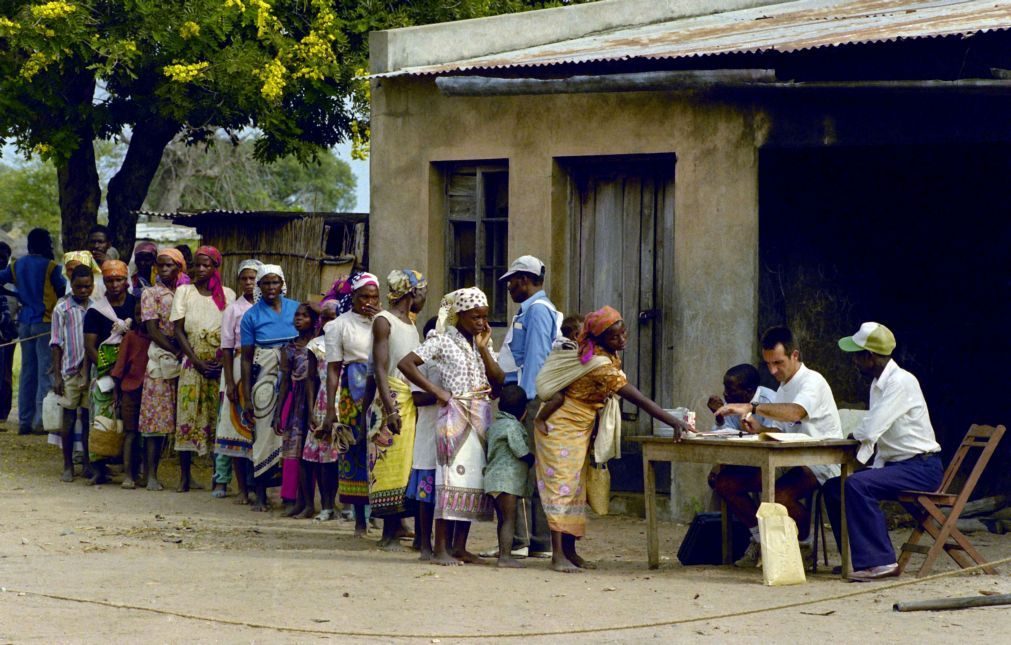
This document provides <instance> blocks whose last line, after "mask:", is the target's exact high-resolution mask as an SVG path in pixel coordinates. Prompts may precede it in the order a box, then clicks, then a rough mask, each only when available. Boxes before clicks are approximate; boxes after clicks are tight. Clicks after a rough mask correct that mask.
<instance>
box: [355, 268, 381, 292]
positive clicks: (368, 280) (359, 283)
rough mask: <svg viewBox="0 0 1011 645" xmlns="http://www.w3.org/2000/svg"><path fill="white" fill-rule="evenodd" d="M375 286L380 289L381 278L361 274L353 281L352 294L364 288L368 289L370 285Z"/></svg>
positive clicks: (369, 274)
mask: <svg viewBox="0 0 1011 645" xmlns="http://www.w3.org/2000/svg"><path fill="white" fill-rule="evenodd" d="M370 284H371V285H374V286H375V287H376V288H377V289H378V288H379V278H377V277H376V276H374V275H372V274H371V273H365V272H364V271H363V272H362V273H359V274H358V275H357V276H355V279H354V280H352V281H351V292H352V293H354V292H355V291H358V290H359V289H361V288H362V287H367V286H368V285H370Z"/></svg>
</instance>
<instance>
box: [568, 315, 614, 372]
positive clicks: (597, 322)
mask: <svg viewBox="0 0 1011 645" xmlns="http://www.w3.org/2000/svg"><path fill="white" fill-rule="evenodd" d="M621 320H622V318H621V314H619V313H618V310H617V309H615V308H613V307H610V306H608V305H604V306H603V307H601V308H600V309H598V310H596V311H594V312H593V313H591V314H587V315H586V318H584V319H583V328H582V329H581V330H579V338H577V340H578V341H579V360H580V362H582V363H584V364H585V363H588V362H590V359H591V358H593V352H594V350H596V349H597V342H596V339H597V338H599V337H600V335H601V334H603V333H604V332H605V331H607V330H608V328H610V327H611V325H613V324H615V323H617V322H621Z"/></svg>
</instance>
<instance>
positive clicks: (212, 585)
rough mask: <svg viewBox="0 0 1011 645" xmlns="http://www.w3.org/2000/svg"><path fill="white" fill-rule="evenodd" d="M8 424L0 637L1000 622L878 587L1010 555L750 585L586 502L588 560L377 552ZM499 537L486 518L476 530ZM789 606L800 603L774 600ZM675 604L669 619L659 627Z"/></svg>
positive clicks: (175, 637)
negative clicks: (91, 480) (124, 476)
mask: <svg viewBox="0 0 1011 645" xmlns="http://www.w3.org/2000/svg"><path fill="white" fill-rule="evenodd" d="M15 430H16V428H15V427H13V426H12V425H8V432H6V433H2V434H0V586H2V587H3V591H2V592H0V642H19V643H20V642H46V643H49V642H104V643H119V642H136V641H137V640H138V639H140V638H144V639H145V640H149V641H151V642H166V643H175V642H190V643H193V642H196V643H203V642H226V643H231V642H236V643H239V642H246V643H252V642H289V641H290V642H312V641H319V640H332V641H340V642H367V643H373V642H390V641H397V640H410V639H413V640H417V641H419V642H420V641H425V642H433V643H434V642H442V643H449V642H455V641H456V640H458V638H460V637H469V638H473V639H476V640H477V642H491V641H497V640H500V638H499V637H497V636H496V635H499V634H519V635H521V636H513V637H512V639H511V640H517V641H518V640H519V639H520V638H522V640H524V641H530V642H538V643H569V642H571V643H575V642H579V643H585V642H594V643H595V642H621V643H625V642H641V641H647V640H653V639H661V640H662V641H668V642H669V641H674V642H689V641H690V642H695V641H710V642H730V641H733V642H734V643H768V642H789V643H796V642H819V641H822V642H827V641H832V642H843V643H848V642H853V643H856V642H916V641H919V642H950V641H952V640H954V639H957V640H958V641H961V642H963V643H966V642H996V641H999V640H1000V638H1001V637H1000V636H999V634H1002V633H1003V634H1006V632H1007V627H1008V625H1009V622H1008V616H1009V614H1008V609H1007V608H1000V607H995V608H988V609H971V610H964V611H958V612H930V613H928V612H918V613H896V612H893V611H892V603H894V602H896V601H899V600H913V599H926V598H939V597H949V596H974V595H977V594H979V593H980V592H981V591H988V592H989V591H993V592H999V593H1011V578H1009V577H1008V573H1007V572H1008V571H1011V565H1005V566H1004V567H1003V568H1002V569H1001V573H1000V575H997V576H985V575H968V576H955V577H947V578H943V579H937V580H930V581H927V582H922V583H917V584H914V585H908V586H902V587H897V588H894V587H893V588H889V586H888V584H887V583H884V584H882V583H876V584H866V585H860V584H849V583H846V582H843V581H840V580H839V579H838V578H837V577H834V576H832V575H830V574H828V573H820V574H817V575H814V576H809V579H808V582H807V584H804V585H798V586H792V587H764V586H763V585H762V578H761V573H760V572H759V571H758V570H752V571H742V570H736V569H734V568H732V567H683V566H681V565H680V564H678V563H677V560H676V558H675V557H674V554H675V552H676V549H677V546H678V544H679V543H680V540H681V538H682V536H683V535H684V532H685V528H686V527H685V526H683V525H675V524H662V525H661V552H662V554H664V560H663V563H662V566H661V567H660V569H659V570H656V571H650V570H649V569H647V567H646V562H645V559H646V553H645V551H646V548H645V522H644V521H643V520H640V519H636V518H628V517H607V518H592V519H591V521H590V525H589V530H588V533H589V535H588V536H587V537H586V538H585V539H584V540H583V541H582V544H581V546H582V550H583V552H584V554H585V555H587V556H588V557H589V558H590V559H593V560H596V561H597V562H599V564H600V568H599V569H598V570H596V571H591V572H585V573H583V574H577V575H562V574H557V573H554V572H552V571H550V570H549V569H548V564H547V561H544V560H527V561H526V562H527V568H526V569H524V570H498V569H496V568H494V567H492V566H465V567H455V568H442V567H436V566H434V565H430V564H425V563H421V562H418V561H417V556H416V555H414V554H408V553H404V554H388V553H385V552H381V551H379V550H378V549H377V548H376V546H375V544H376V536H375V535H370V536H369V537H368V538H365V539H355V538H354V537H353V535H352V526H351V524H349V523H345V522H329V523H325V524H314V523H312V522H311V521H306V520H288V519H284V518H281V517H279V515H278V513H277V512H276V511H275V512H274V513H271V514H257V513H252V512H250V511H249V510H248V509H247V507H242V506H237V505H235V504H233V503H232V501H233V500H234V497H231V496H230V497H228V498H225V499H223V500H218V499H212V498H211V497H210V495H209V494H208V493H207V491H198V492H191V493H187V494H179V493H175V492H172V491H171V490H166V491H164V492H159V493H151V492H148V491H146V490H142V489H138V490H133V491H127V490H122V489H120V488H119V487H118V485H104V486H99V487H88V486H86V485H85V484H84V482H83V481H82V480H81V479H80V478H79V479H78V480H77V481H75V482H74V483H72V484H63V483H61V482H60V481H59V473H60V458H59V455H58V452H57V450H56V449H55V448H54V447H52V446H47V445H46V444H45V438H44V437H40V436H30V437H18V436H16V432H15ZM175 467H176V464H175V462H174V461H168V462H166V464H165V468H164V470H165V472H166V474H170V473H171V474H174V473H173V471H174V470H175ZM199 477H200V479H201V481H204V482H206V481H207V479H208V473H207V471H206V469H204V470H202V471H199ZM166 479H169V478H168V477H166ZM171 483H173V484H174V482H171ZM173 488H174V486H173ZM373 533H375V532H373ZM904 536H905V534H904V532H896V533H895V534H894V535H893V539H894V540H895V541H901V540H902V539H903V538H904ZM972 539H973V540H974V541H975V543H976V544H977V545H978V546H979V547H980V548H981V550H982V551H983V552H984V554H986V555H987V556H988V557H990V558H991V559H999V558H1002V557H1008V556H1009V555H1011V536H997V535H990V534H986V533H977V534H974V535H973V536H972ZM493 540H494V538H493V526H492V525H491V524H482V525H479V526H477V527H475V530H474V531H473V533H472V541H471V544H472V546H473V547H474V548H475V550H476V549H482V548H487V547H488V546H490V545H491V544H492V543H493ZM835 560H836V563H838V559H837V558H836V559H835ZM953 568H954V565H953V564H952V563H950V562H941V564H940V566H938V568H937V569H936V571H948V570H952V569H953ZM901 580H902V581H910V580H913V578H912V577H911V576H904V577H903V578H902V579H901ZM854 593H858V594H859V595H852V596H850V597H846V598H836V599H833V598H834V597H836V596H839V595H843V594H854ZM40 594H47V596H43V595H40ZM54 596H58V597H60V598H55V597H54ZM85 601H99V602H105V603H113V604H122V605H130V606H132V608H119V607H112V606H108V605H102V604H95V603H94V602H85ZM794 603H809V604H800V605H794V606H790V607H788V608H783V607H782V606H783V605H787V604H794ZM776 607H780V608H778V609H777V608H776ZM144 609H153V610H159V611H160V612H165V613H155V612H152V611H145V610H144ZM179 614H185V615H186V616H190V617H183V616H180V615H179ZM731 614H739V615H736V616H733V615H731ZM721 616H722V617H721ZM670 621H681V622H678V623H677V624H665V625H659V624H658V623H666V622H670ZM236 623H240V624H236ZM635 626H638V627H635ZM580 629H594V630H599V631H593V632H591V633H575V630H580ZM545 632H547V633H548V635H540V636H537V635H536V634H544V633H545ZM454 636H455V637H454ZM1005 637H1006V636H1005Z"/></svg>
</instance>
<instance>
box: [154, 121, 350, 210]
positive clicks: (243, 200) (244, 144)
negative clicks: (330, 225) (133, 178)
mask: <svg viewBox="0 0 1011 645" xmlns="http://www.w3.org/2000/svg"><path fill="white" fill-rule="evenodd" d="M254 153H255V151H254V146H253V142H252V140H250V139H240V140H238V141H235V142H232V141H229V140H227V139H224V138H223V137H217V138H216V140H215V141H214V142H213V144H211V145H204V144H200V145H196V146H188V145H186V144H185V143H184V142H182V141H173V142H172V143H170V144H169V145H168V147H166V148H165V152H164V154H163V155H162V160H161V165H160V166H159V167H158V172H157V173H155V176H154V180H153V181H152V182H151V188H150V189H149V190H148V193H147V200H146V202H145V209H146V210H151V211H158V212H172V211H178V210H183V211H197V210H207V209H222V210H291V211H306V212H313V211H337V212H347V211H351V210H352V209H354V207H355V176H354V173H352V172H351V166H350V165H348V163H347V162H346V161H343V160H341V159H338V158H337V157H336V156H335V155H334V154H333V153H332V152H330V151H325V152H323V153H322V154H320V155H319V157H318V159H317V160H316V161H315V162H310V163H309V164H302V163H299V162H298V160H297V159H295V158H294V157H284V158H282V159H278V160H277V161H275V162H274V163H271V164H265V163H262V162H260V161H258V160H257V159H256V158H255V154H254Z"/></svg>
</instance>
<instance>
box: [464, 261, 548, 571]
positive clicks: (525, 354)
mask: <svg viewBox="0 0 1011 645" xmlns="http://www.w3.org/2000/svg"><path fill="white" fill-rule="evenodd" d="M544 273H545V270H544V263H543V262H541V261H540V260H539V259H537V258H535V257H534V256H532V255H523V256H520V257H519V258H517V259H516V260H515V261H514V262H513V263H512V265H510V267H509V270H508V271H507V272H506V273H505V274H503V275H502V277H500V278H499V281H500V282H502V281H504V282H505V283H506V288H507V289H508V290H509V297H510V298H512V300H513V302H515V303H517V304H519V306H520V307H519V311H517V312H516V315H515V316H514V317H513V319H512V323H511V324H510V325H509V331H508V332H506V337H505V341H504V343H503V345H502V350H501V351H500V352H499V366H500V367H501V368H502V371H503V372H505V373H506V380H505V382H506V383H507V384H508V383H513V384H516V385H519V386H520V387H521V388H522V389H523V391H524V393H525V394H526V396H527V401H528V403H527V415H526V422H525V425H526V426H527V431H528V432H530V433H533V421H534V418H535V417H536V416H537V410H538V408H539V407H540V405H541V401H540V400H539V399H538V398H537V385H536V381H537V373H538V372H540V371H541V367H543V366H544V361H545V360H546V359H547V357H548V354H549V353H551V344H552V342H554V340H555V338H556V337H557V336H558V334H559V329H560V327H561V319H562V315H561V314H560V313H559V312H558V309H556V308H555V305H554V304H552V303H551V300H549V299H548V296H547V294H546V293H545V292H544ZM532 443H533V441H531V444H532ZM533 473H534V471H533V469H530V477H531V478H533V476H534V475H533ZM532 489H533V491H534V492H533V495H531V496H530V497H527V498H524V499H523V503H522V504H521V505H519V506H518V508H517V512H516V535H515V536H514V537H513V553H512V554H513V555H514V556H517V557H524V556H530V557H535V558H550V557H551V532H550V530H549V529H548V520H547V518H546V517H545V516H544V507H543V506H542V505H541V497H540V495H539V494H538V492H537V486H536V485H532ZM481 555H484V556H487V557H495V556H497V555H498V554H497V550H491V551H486V552H484V553H482V554H481Z"/></svg>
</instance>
